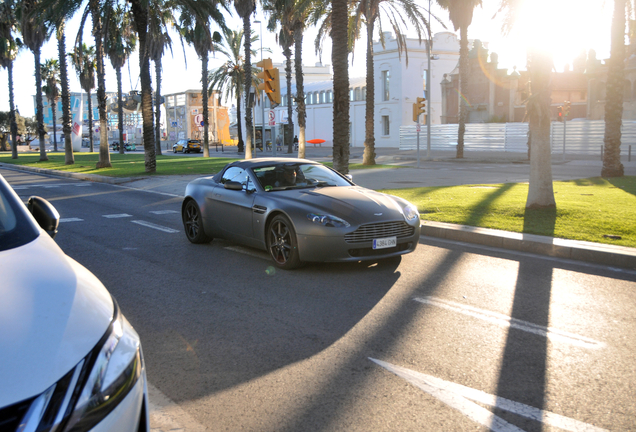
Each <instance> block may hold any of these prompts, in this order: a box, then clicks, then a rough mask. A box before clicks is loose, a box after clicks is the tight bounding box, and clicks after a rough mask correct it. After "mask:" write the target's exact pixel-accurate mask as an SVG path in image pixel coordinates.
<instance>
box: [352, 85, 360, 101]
mask: <svg viewBox="0 0 636 432" xmlns="http://www.w3.org/2000/svg"><path fill="white" fill-rule="evenodd" d="M354 97H355V100H357V101H359V100H362V97H361V96H360V87H356V89H355V96H354Z"/></svg>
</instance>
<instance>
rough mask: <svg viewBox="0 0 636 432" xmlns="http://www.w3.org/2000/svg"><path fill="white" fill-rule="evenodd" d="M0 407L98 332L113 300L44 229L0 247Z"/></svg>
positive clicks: (59, 372)
mask: <svg viewBox="0 0 636 432" xmlns="http://www.w3.org/2000/svg"><path fill="white" fill-rule="evenodd" d="M0 274H2V283H1V284H0V298H1V299H2V301H0V347H1V348H0V407H3V406H7V405H10V404H12V403H15V402H18V401H21V400H24V399H26V398H29V397H32V396H34V395H37V394H39V393H41V392H43V391H44V390H46V389H47V388H48V387H50V386H51V385H52V384H53V383H55V382H56V381H57V380H59V379H60V378H61V377H62V376H64V374H66V373H68V372H69V371H70V370H71V368H73V367H74V366H75V365H76V364H77V363H78V362H79V361H80V360H81V359H82V358H83V357H84V356H86V355H87V354H88V353H89V352H90V350H91V349H93V348H94V347H95V345H96V344H97V342H98V341H99V340H100V338H101V337H102V336H103V335H104V333H105V332H106V330H107V329H108V326H109V324H110V321H111V319H112V317H113V312H114V305H113V300H112V297H111V296H110V294H109V293H108V291H107V290H106V288H104V286H103V285H102V283H101V282H100V281H99V280H98V279H97V278H96V277H95V276H94V275H93V274H92V273H90V272H89V271H88V270H87V269H85V268H84V267H82V266H81V265H80V264H78V263H77V262H76V261H74V260H73V259H71V258H69V257H68V256H66V255H65V254H64V253H63V252H62V250H61V249H60V248H59V247H58V246H57V244H56V243H55V241H53V239H51V237H50V236H49V235H48V234H45V233H43V232H42V233H41V234H40V235H39V236H38V237H37V238H36V239H35V240H33V241H32V242H30V243H28V244H26V245H24V246H21V247H18V248H14V249H10V250H7V251H3V252H0Z"/></svg>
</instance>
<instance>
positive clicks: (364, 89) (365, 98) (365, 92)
mask: <svg viewBox="0 0 636 432" xmlns="http://www.w3.org/2000/svg"><path fill="white" fill-rule="evenodd" d="M362 100H363V101H366V100H367V87H366V86H365V87H362Z"/></svg>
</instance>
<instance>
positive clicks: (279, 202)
mask: <svg viewBox="0 0 636 432" xmlns="http://www.w3.org/2000/svg"><path fill="white" fill-rule="evenodd" d="M181 215H182V218H183V225H184V228H185V233H186V236H187V237H188V240H190V241H191V242H192V243H207V242H210V241H211V240H212V239H213V238H214V237H217V238H225V239H229V240H232V241H236V242H238V243H242V244H245V245H247V246H250V247H255V248H259V249H264V250H266V251H268V252H269V254H270V255H271V257H272V259H273V260H274V263H275V265H276V266H278V267H280V268H283V269H293V268H296V267H299V266H300V265H301V264H302V263H303V262H344V261H362V260H379V259H382V258H390V257H395V256H399V255H403V254H407V253H409V252H413V251H414V250H415V248H416V246H417V243H418V240H419V237H420V229H419V227H420V215H419V213H418V211H417V208H416V207H415V206H414V205H413V204H411V203H409V202H408V201H405V200H403V199H401V198H398V197H395V196H391V195H386V194H382V193H379V192H375V191H373V190H370V189H365V188H363V187H360V186H356V185H355V184H354V183H353V182H352V181H351V180H349V179H348V178H347V177H345V176H343V175H341V174H339V173H338V172H336V171H335V170H333V169H331V168H328V167H326V166H324V165H322V164H320V163H317V162H313V161H310V160H305V159H287V158H263V159H251V160H243V161H238V162H233V163H231V164H228V165H227V166H226V167H225V168H224V169H223V170H222V171H221V172H219V173H218V174H216V175H214V176H210V177H200V178H198V179H196V180H193V181H192V182H190V183H189V184H188V186H187V187H186V193H185V198H184V200H183V204H182V208H181Z"/></svg>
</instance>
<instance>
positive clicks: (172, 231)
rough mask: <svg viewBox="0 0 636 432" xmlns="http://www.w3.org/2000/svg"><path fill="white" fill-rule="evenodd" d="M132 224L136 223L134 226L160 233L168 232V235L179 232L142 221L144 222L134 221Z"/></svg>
mask: <svg viewBox="0 0 636 432" xmlns="http://www.w3.org/2000/svg"><path fill="white" fill-rule="evenodd" d="M131 222H132V223H134V224H137V225H141V226H145V227H147V228H152V229H156V230H158V231H163V232H166V233H169V234H174V233H178V232H179V231H178V230H176V229H172V228H168V227H164V226H161V225H157V224H153V223H151V222H146V221H142V220H134V221H131Z"/></svg>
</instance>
